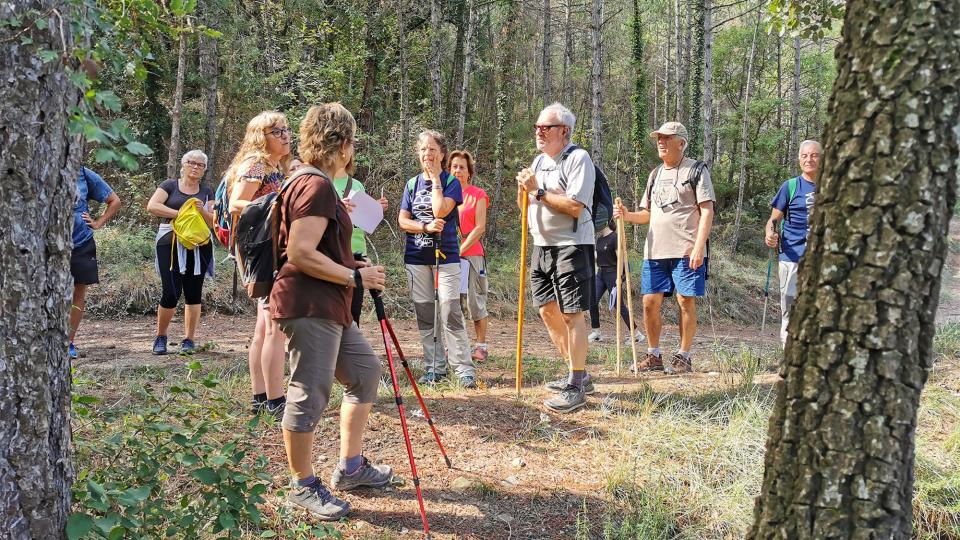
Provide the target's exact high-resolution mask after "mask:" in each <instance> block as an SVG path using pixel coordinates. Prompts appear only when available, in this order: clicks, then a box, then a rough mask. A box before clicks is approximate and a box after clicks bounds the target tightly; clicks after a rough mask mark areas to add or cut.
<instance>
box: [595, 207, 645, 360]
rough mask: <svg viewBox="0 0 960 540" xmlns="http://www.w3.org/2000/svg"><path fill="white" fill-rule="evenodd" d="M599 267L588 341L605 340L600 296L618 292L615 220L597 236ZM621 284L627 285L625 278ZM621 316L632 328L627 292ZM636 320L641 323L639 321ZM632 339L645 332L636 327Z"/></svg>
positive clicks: (638, 338)
mask: <svg viewBox="0 0 960 540" xmlns="http://www.w3.org/2000/svg"><path fill="white" fill-rule="evenodd" d="M597 267H598V268H597V277H596V284H595V287H596V290H595V291H594V294H593V303H592V304H591V305H590V329H591V332H590V335H589V336H588V337H587V341H589V342H591V343H595V342H599V341H603V334H602V333H601V332H600V297H601V296H603V293H605V292H609V293H610V297H611V298H613V295H614V294H616V288H617V223H616V222H615V221H610V223H609V224H608V225H607V226H606V227H604V228H603V230H601V231H600V234H599V235H598V236H597ZM621 286H622V287H626V286H627V282H626V279H625V278H624V279H623V282H622V284H621ZM620 316H621V317H622V318H623V322H625V323H626V324H627V328H630V317H629V312H628V311H627V296H626V292H624V296H623V297H622V298H621V301H620ZM635 322H637V323H638V324H639V321H635ZM631 339H634V340H636V341H643V332H641V331H640V330H637V329H636V328H634V329H633V332H630V333H629V334H628V335H627V342H628V343H629V342H630V340H631Z"/></svg>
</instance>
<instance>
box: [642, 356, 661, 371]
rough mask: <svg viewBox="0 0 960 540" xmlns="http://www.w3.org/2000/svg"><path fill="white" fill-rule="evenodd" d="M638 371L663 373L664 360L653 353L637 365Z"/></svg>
mask: <svg viewBox="0 0 960 540" xmlns="http://www.w3.org/2000/svg"><path fill="white" fill-rule="evenodd" d="M637 371H663V359H662V358H660V357H659V356H655V355H653V354H651V353H647V355H646V356H645V357H644V358H643V360H641V361H640V362H639V363H637Z"/></svg>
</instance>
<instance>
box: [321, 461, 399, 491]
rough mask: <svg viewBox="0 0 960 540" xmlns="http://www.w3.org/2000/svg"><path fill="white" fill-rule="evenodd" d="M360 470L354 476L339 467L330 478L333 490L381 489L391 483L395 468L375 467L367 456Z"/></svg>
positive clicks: (387, 466)
mask: <svg viewBox="0 0 960 540" xmlns="http://www.w3.org/2000/svg"><path fill="white" fill-rule="evenodd" d="M361 457H363V463H362V464H361V465H360V468H359V469H357V470H356V471H355V472H354V473H353V474H347V473H345V472H344V471H343V469H341V468H340V467H337V468H336V470H334V471H333V475H332V476H331V477H330V486H331V487H332V488H333V489H340V490H344V491H346V490H350V489H357V488H362V487H381V486H385V485H387V484H389V483H390V479H391V478H393V468H392V467H390V466H389V465H374V464H372V463H370V460H368V459H367V458H366V457H365V456H361Z"/></svg>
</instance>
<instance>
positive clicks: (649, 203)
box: [645, 165, 663, 212]
mask: <svg viewBox="0 0 960 540" xmlns="http://www.w3.org/2000/svg"><path fill="white" fill-rule="evenodd" d="M662 169H663V165H660V166H659V167H657V168H656V169H654V170H653V172H652V173H650V178H648V179H647V194H646V196H645V197H646V199H647V212H652V211H653V200H652V199H651V198H650V197H651V196H652V195H653V184H654V183H656V181H657V178H660V171H661V170H662Z"/></svg>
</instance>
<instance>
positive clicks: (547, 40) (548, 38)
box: [543, 0, 553, 107]
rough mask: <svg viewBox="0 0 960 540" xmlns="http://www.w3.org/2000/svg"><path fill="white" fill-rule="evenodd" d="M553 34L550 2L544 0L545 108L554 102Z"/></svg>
mask: <svg viewBox="0 0 960 540" xmlns="http://www.w3.org/2000/svg"><path fill="white" fill-rule="evenodd" d="M552 42H553V32H552V28H551V25H550V0H543V106H544V107H546V106H547V105H549V104H550V103H551V102H552V101H553V79H552V77H551V76H550V63H551V62H550V44H551V43H552Z"/></svg>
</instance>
